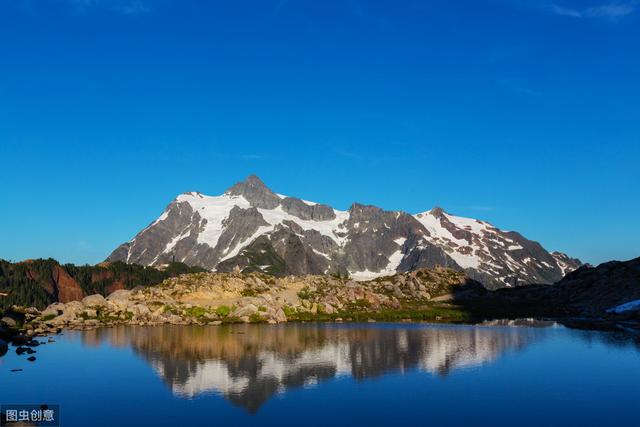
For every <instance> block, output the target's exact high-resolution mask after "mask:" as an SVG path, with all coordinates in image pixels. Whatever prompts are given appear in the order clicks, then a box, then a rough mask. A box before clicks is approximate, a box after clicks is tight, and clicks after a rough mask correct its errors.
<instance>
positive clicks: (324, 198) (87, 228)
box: [0, 0, 640, 263]
mask: <svg viewBox="0 0 640 427" xmlns="http://www.w3.org/2000/svg"><path fill="white" fill-rule="evenodd" d="M0 158H1V159H2V163H1V167H0V178H1V182H2V185H1V189H0V200H2V204H1V205H0V224H1V225H0V227H1V235H0V258H5V259H11V260H20V259H25V258H35V257H49V256H51V257H54V258H57V259H59V260H61V261H63V262H75V263H85V262H88V263H96V262H99V261H101V260H103V259H104V258H105V257H106V256H107V255H108V254H109V253H110V251H111V250H113V249H114V248H115V247H116V246H117V245H118V244H120V243H121V242H123V241H126V240H128V239H130V238H131V237H132V236H133V235H134V234H135V233H136V232H137V231H139V230H140V229H142V228H143V227H144V226H146V225H147V224H148V223H149V222H151V221H152V220H154V219H155V218H156V217H157V216H158V215H159V214H160V213H161V212H162V210H163V209H164V207H165V206H166V205H167V204H168V203H169V202H170V201H171V200H172V199H173V198H174V197H175V196H176V195H177V194H179V193H181V192H184V191H190V190H197V191H201V192H203V193H206V194H220V193H222V192H223V191H224V190H225V189H226V188H228V187H229V186H231V185H232V184H233V183H234V182H236V181H239V180H241V179H243V178H244V177H245V176H246V175H248V174H250V173H256V174H258V175H259V176H260V177H262V178H263V180H264V181H265V182H266V183H267V184H268V185H269V186H270V187H271V188H272V189H273V190H274V191H277V192H281V193H285V194H289V195H294V196H298V197H303V198H305V199H309V200H315V201H319V202H324V203H328V204H331V205H333V206H334V207H336V208H340V209H346V208H348V207H349V205H350V204H351V203H352V202H354V201H358V202H362V203H369V204H375V205H378V206H381V207H383V208H385V209H395V210H405V211H408V212H412V213H416V212H420V211H424V210H427V209H430V208H431V207H433V206H434V205H440V206H442V207H443V208H444V209H445V210H447V211H449V212H451V213H454V214H457V215H464V216H471V217H477V218H481V219H485V220H488V221H490V222H492V223H494V224H495V225H496V226H498V227H500V228H503V229H512V230H518V231H520V232H521V233H522V234H524V235H525V236H527V237H528V238H531V239H534V240H538V241H540V242H541V243H542V244H543V245H544V246H545V247H546V248H547V249H549V250H561V251H565V252H567V253H569V254H570V255H572V256H577V257H580V258H581V259H583V260H584V261H587V262H591V263H599V262H602V261H605V260H609V259H629V258H633V257H636V256H640V243H639V242H640V223H639V218H640V214H639V212H640V188H639V187H640V164H639V163H640V162H639V160H640V1H637V0H615V1H609V0H599V1H570V0H566V1H565V0H557V1H556V2H555V3H554V2H550V1H538V2H536V1H533V0H532V1H525V0H521V1H520V0H493V1H491V0H487V1H478V0H469V1H456V0H446V1H445V0H441V1H428V0H424V1H417V0H416V1H405V0H397V1H393V2H391V1H364V0H338V1H330V0H323V1H315V0H288V1H287V0H274V1H268V0H262V1H246V0H212V1H204V0H203V1H194V0H180V1H178V0H0Z"/></svg>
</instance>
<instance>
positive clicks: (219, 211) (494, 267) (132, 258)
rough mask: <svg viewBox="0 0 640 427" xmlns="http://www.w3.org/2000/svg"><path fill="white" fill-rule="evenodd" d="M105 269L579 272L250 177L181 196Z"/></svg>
mask: <svg viewBox="0 0 640 427" xmlns="http://www.w3.org/2000/svg"><path fill="white" fill-rule="evenodd" d="M108 260H109V261H124V262H127V263H136V264H141V265H152V266H157V265H162V264H166V263H168V262H170V261H172V260H175V261H180V262H183V263H186V264H188V265H192V266H200V267H203V268H205V269H208V270H212V271H219V272H225V271H227V272H228V271H231V270H233V269H234V268H235V267H236V266H238V267H240V268H241V269H242V271H244V272H251V271H260V272H266V273H269V274H273V275H277V276H283V275H304V274H316V275H322V274H329V275H331V274H334V275H340V276H349V277H352V278H354V279H356V280H367V279H372V278H376V277H381V276H389V275H393V274H395V273H397V272H407V271H412V270H416V269H420V268H432V267H437V266H442V267H447V268H451V269H454V270H457V271H464V272H465V273H466V274H468V275H469V276H470V277H472V278H474V279H476V280H478V281H480V282H482V283H483V284H484V285H485V286H486V287H487V288H489V289H497V288H502V287H512V286H519V285H524V284H531V283H543V284H550V283H554V282H556V281H558V280H560V279H561V278H562V277H563V276H564V275H565V274H566V273H568V272H570V271H572V270H574V269H575V268H577V267H579V266H580V265H581V262H580V261H579V260H577V259H573V258H570V257H568V256H567V255H565V254H562V253H558V252H552V253H549V252H547V251H546V250H545V249H544V248H543V247H542V246H541V245H540V244H539V243H537V242H534V241H531V240H528V239H526V238H524V237H523V236H522V235H520V234H519V233H517V232H514V231H502V230H500V229H498V228H496V227H494V226H493V225H491V224H489V223H487V222H485V221H481V220H476V219H470V218H462V217H457V216H454V215H451V214H448V213H447V212H445V211H444V210H442V209H441V208H434V209H431V210H429V211H426V212H422V213H419V214H416V215H410V214H408V213H405V212H401V211H385V210H383V209H380V208H378V207H375V206H368V205H362V204H358V203H354V204H353V205H352V206H351V207H350V208H349V210H347V211H340V210H336V209H333V208H331V207H330V206H328V205H323V204H318V203H313V202H309V201H305V200H302V199H298V198H294V197H288V196H284V195H280V194H277V193H274V192H273V191H272V190H270V189H269V188H268V187H267V186H266V185H265V184H264V183H263V182H262V181H261V180H260V179H259V178H258V177H256V176H250V177H248V178H247V179H246V180H245V181H243V182H240V183H237V184H235V185H234V186H232V187H231V188H229V189H228V190H227V191H226V192H225V193H224V194H223V195H221V196H205V195H203V194H201V193H195V192H191V193H184V194H181V195H179V196H178V197H177V198H176V199H175V200H174V201H173V202H171V203H170V204H169V206H167V208H166V209H165V211H164V212H163V213H162V215H161V216H160V217H159V218H158V219H157V220H155V221H154V222H153V223H151V224H150V225H149V226H148V227H146V228H145V229H143V230H142V231H140V232H139V233H138V234H137V235H136V236H135V237H134V238H133V239H131V240H130V241H128V242H126V243H124V244H122V245H120V246H119V247H118V248H117V249H116V250H114V251H113V253H111V255H110V256H109V257H108Z"/></svg>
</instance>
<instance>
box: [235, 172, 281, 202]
mask: <svg viewBox="0 0 640 427" xmlns="http://www.w3.org/2000/svg"><path fill="white" fill-rule="evenodd" d="M225 194H228V195H231V196H243V197H244V198H245V199H247V201H248V202H249V203H251V206H254V207H256V208H263V209H273V208H275V207H276V206H278V205H279V204H280V197H279V196H278V195H277V194H276V193H274V192H273V191H271V190H270V189H269V188H268V187H267V186H266V185H265V184H264V182H262V180H261V179H260V178H258V176H256V175H249V176H248V177H247V178H246V179H245V180H244V181H241V182H238V183H236V184H235V185H234V186H232V187H231V188H229V189H228V190H227V191H226V192H225Z"/></svg>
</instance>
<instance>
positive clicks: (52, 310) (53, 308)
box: [40, 302, 65, 317]
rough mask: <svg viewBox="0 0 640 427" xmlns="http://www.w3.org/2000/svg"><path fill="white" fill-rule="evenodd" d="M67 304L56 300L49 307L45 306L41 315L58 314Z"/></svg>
mask: <svg viewBox="0 0 640 427" xmlns="http://www.w3.org/2000/svg"><path fill="white" fill-rule="evenodd" d="M64 309H65V305H64V304H62V303H60V302H54V303H53V304H50V305H49V306H48V307H47V308H45V309H44V310H43V311H42V313H40V315H41V316H42V317H47V316H58V315H60V314H62V313H63V312H64Z"/></svg>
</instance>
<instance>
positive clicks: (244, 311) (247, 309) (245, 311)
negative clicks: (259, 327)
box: [231, 304, 258, 321]
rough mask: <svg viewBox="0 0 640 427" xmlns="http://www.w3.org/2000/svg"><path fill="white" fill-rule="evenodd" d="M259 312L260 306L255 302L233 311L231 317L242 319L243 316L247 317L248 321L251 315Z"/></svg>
mask: <svg viewBox="0 0 640 427" xmlns="http://www.w3.org/2000/svg"><path fill="white" fill-rule="evenodd" d="M257 312H258V307H256V306H255V305H253V304H248V305H244V306H242V307H238V308H236V309H235V310H234V311H233V313H231V317H239V318H240V319H242V318H243V317H246V318H247V321H249V320H248V319H249V316H251V315H252V314H254V313H257ZM243 321H244V320H243Z"/></svg>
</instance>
